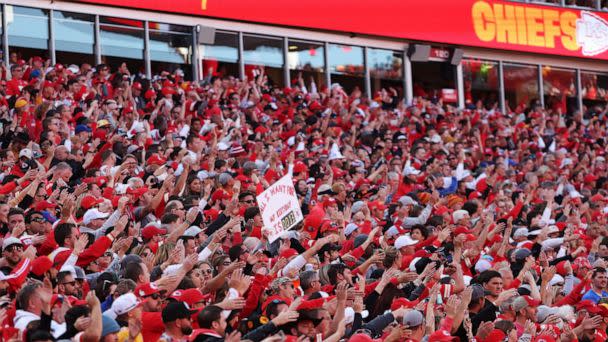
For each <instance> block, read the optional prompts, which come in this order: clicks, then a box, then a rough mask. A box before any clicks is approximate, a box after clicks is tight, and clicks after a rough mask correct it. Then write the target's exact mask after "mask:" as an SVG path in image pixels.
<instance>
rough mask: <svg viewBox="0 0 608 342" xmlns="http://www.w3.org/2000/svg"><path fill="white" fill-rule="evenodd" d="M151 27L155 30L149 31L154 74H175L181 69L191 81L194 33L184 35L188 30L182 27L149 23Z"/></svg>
mask: <svg viewBox="0 0 608 342" xmlns="http://www.w3.org/2000/svg"><path fill="white" fill-rule="evenodd" d="M149 27H150V28H155V29H151V30H150V31H149V32H150V60H151V61H152V73H153V74H158V73H160V72H161V71H168V72H171V73H173V72H174V71H175V70H177V69H181V70H182V71H183V72H184V77H185V78H186V79H191V78H192V65H191V64H192V33H191V32H190V33H184V31H186V30H185V29H184V27H183V26H181V25H170V24H159V23H149ZM156 28H158V29H159V30H156ZM160 29H162V31H161V30H160ZM190 30H192V29H190Z"/></svg>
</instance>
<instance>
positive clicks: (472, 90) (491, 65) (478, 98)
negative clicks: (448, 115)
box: [462, 59, 500, 108]
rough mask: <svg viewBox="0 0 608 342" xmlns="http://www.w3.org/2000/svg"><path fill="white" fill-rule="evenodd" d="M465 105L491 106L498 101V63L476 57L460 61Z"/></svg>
mask: <svg viewBox="0 0 608 342" xmlns="http://www.w3.org/2000/svg"><path fill="white" fill-rule="evenodd" d="M462 74H463V78H464V98H465V103H466V105H467V106H469V107H470V106H474V107H480V106H485V107H486V108H492V107H493V106H494V104H496V103H498V102H499V97H500V95H499V87H500V84H499V83H500V82H499V79H498V63H497V62H492V61H484V60H478V59H464V60H463V61H462Z"/></svg>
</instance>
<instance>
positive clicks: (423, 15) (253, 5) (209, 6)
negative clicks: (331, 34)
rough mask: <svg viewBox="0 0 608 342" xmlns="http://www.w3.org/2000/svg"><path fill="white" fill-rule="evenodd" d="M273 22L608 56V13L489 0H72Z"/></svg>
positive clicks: (509, 48)
mask: <svg viewBox="0 0 608 342" xmlns="http://www.w3.org/2000/svg"><path fill="white" fill-rule="evenodd" d="M71 1H77V2H86V3H94V4H99V5H106V6H116V7H128V8H137V9H142V10H150V11H158V12H171V13H180V14H187V15H193V16H203V17H211V18H221V19H232V20H239V21H248V22H256V23H265V24H273V25H284V26H291V27H301V28H311V29H319V30H330V31H339V32H349V33H357V34H365V35H373V36H382V37H391V38H402V39H410V40H419V41H428V42H436V43H445V44H454V45H462V46H475V47H484V48H491V49H502V50H511V51H522V52H531V53H541V54H550V55H559V56H570V57H582V58H591V59H599V60H608V13H603V12H596V11H588V10H581V9H570V8H559V7H552V6H542V5H534V4H526V3H516V2H507V1H488V0H458V1H454V0H427V1H417V0H382V1H373V2H371V1H369V0H331V1H327V0H306V1H282V2H276V1H274V0H179V1H164V0H129V1H124V0H71Z"/></svg>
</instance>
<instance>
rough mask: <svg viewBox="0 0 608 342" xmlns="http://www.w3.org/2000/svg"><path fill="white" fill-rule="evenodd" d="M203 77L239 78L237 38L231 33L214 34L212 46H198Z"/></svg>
mask: <svg viewBox="0 0 608 342" xmlns="http://www.w3.org/2000/svg"><path fill="white" fill-rule="evenodd" d="M199 56H201V59H202V63H203V65H202V67H203V69H202V70H203V76H204V77H209V76H219V77H223V76H233V77H238V76H239V64H238V62H239V36H238V34H236V33H232V32H221V31H219V32H216V33H215V42H214V44H213V45H199Z"/></svg>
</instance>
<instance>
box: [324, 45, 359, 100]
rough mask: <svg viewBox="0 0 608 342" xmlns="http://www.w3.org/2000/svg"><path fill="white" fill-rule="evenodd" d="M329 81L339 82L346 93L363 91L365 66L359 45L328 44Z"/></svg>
mask: <svg viewBox="0 0 608 342" xmlns="http://www.w3.org/2000/svg"><path fill="white" fill-rule="evenodd" d="M329 71H330V73H331V74H330V77H331V83H339V84H340V85H341V86H342V87H343V88H344V90H345V91H346V93H350V92H352V91H353V90H355V89H359V90H360V91H361V92H362V93H363V92H365V66H364V64H363V48H362V47H360V46H351V45H338V44H329Z"/></svg>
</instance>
